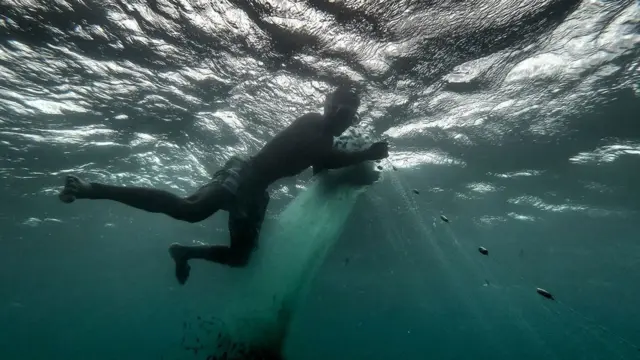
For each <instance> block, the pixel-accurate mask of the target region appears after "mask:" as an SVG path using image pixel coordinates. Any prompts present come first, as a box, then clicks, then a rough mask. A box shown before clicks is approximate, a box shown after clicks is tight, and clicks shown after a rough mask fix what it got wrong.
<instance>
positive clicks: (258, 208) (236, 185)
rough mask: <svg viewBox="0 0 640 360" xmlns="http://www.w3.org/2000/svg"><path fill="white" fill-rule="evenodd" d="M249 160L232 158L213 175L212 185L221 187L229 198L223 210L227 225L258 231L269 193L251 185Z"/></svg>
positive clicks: (237, 157)
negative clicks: (227, 220)
mask: <svg viewBox="0 0 640 360" xmlns="http://www.w3.org/2000/svg"><path fill="white" fill-rule="evenodd" d="M251 179H252V174H251V159H244V158H241V157H239V156H232V157H231V158H230V159H229V160H227V162H226V163H225V164H224V165H223V167H222V169H220V170H218V171H216V173H215V174H214V175H213V180H212V184H214V185H216V186H221V187H222V188H223V189H224V190H225V191H226V192H227V193H228V194H229V195H230V196H229V199H228V200H227V201H226V204H225V207H224V209H225V210H227V211H228V212H229V223H230V225H231V223H232V222H235V223H237V225H238V226H241V225H242V226H250V227H256V228H257V230H258V231H259V230H260V227H261V226H262V221H263V220H264V214H265V212H266V210H267V205H268V204H269V193H268V192H267V190H266V189H264V188H258V187H256V186H255V185H253V182H252V180H251Z"/></svg>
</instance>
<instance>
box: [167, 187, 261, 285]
mask: <svg viewBox="0 0 640 360" xmlns="http://www.w3.org/2000/svg"><path fill="white" fill-rule="evenodd" d="M268 204H269V195H268V194H266V193H265V195H264V198H263V199H261V201H257V202H256V204H255V206H252V208H251V209H249V211H248V216H242V215H244V212H238V211H235V210H234V211H231V212H230V213H229V225H228V226H229V235H230V246H225V245H197V246H184V245H180V244H172V245H171V246H170V247H169V253H170V254H171V257H172V258H173V260H174V261H175V263H176V278H177V279H178V282H179V283H180V284H184V283H185V282H186V280H187V278H188V277H189V271H190V269H191V268H190V266H189V264H188V261H189V260H191V259H202V260H207V261H212V262H216V263H219V264H223V265H227V266H231V267H244V266H246V265H247V264H248V263H249V259H250V257H251V253H252V252H253V250H254V249H255V248H256V246H257V242H258V238H259V236H260V230H261V228H262V222H263V221H264V216H265V213H266V210H267V205H268ZM240 214H242V215H240Z"/></svg>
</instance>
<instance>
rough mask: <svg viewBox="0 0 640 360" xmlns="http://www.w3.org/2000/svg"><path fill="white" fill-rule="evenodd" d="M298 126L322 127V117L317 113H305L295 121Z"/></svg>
mask: <svg viewBox="0 0 640 360" xmlns="http://www.w3.org/2000/svg"><path fill="white" fill-rule="evenodd" d="M295 123H298V124H307V125H308V126H320V127H321V126H323V125H324V116H322V114H318V113H306V114H304V115H302V116H300V117H299V118H297V119H296V120H295Z"/></svg>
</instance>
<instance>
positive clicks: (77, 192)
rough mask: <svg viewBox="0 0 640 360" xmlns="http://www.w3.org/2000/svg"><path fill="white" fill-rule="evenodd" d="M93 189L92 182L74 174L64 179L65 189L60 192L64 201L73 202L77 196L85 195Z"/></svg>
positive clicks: (59, 196) (61, 199)
mask: <svg viewBox="0 0 640 360" xmlns="http://www.w3.org/2000/svg"><path fill="white" fill-rule="evenodd" d="M90 191H91V184H90V183H89V182H87V181H84V180H82V179H80V178H79V177H77V176H74V175H68V176H67V177H66V178H65V179H64V189H62V191H60V194H58V198H60V201H62V202H63V203H67V204H69V203H72V202H74V201H75V199H76V198H82V197H85V196H86V195H87V194H88V193H89V192H90Z"/></svg>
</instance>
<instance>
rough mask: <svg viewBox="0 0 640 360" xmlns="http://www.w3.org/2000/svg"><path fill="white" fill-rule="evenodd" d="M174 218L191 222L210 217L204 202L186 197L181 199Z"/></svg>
mask: <svg viewBox="0 0 640 360" xmlns="http://www.w3.org/2000/svg"><path fill="white" fill-rule="evenodd" d="M173 217H174V218H176V219H178V220H182V221H186V222H190V223H197V222H200V221H202V220H204V219H206V218H208V217H209V214H208V213H207V211H206V209H205V208H204V206H203V204H202V203H200V202H198V201H193V200H188V199H184V200H182V201H181V203H180V206H179V207H178V211H177V213H176V214H174V216H173Z"/></svg>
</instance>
